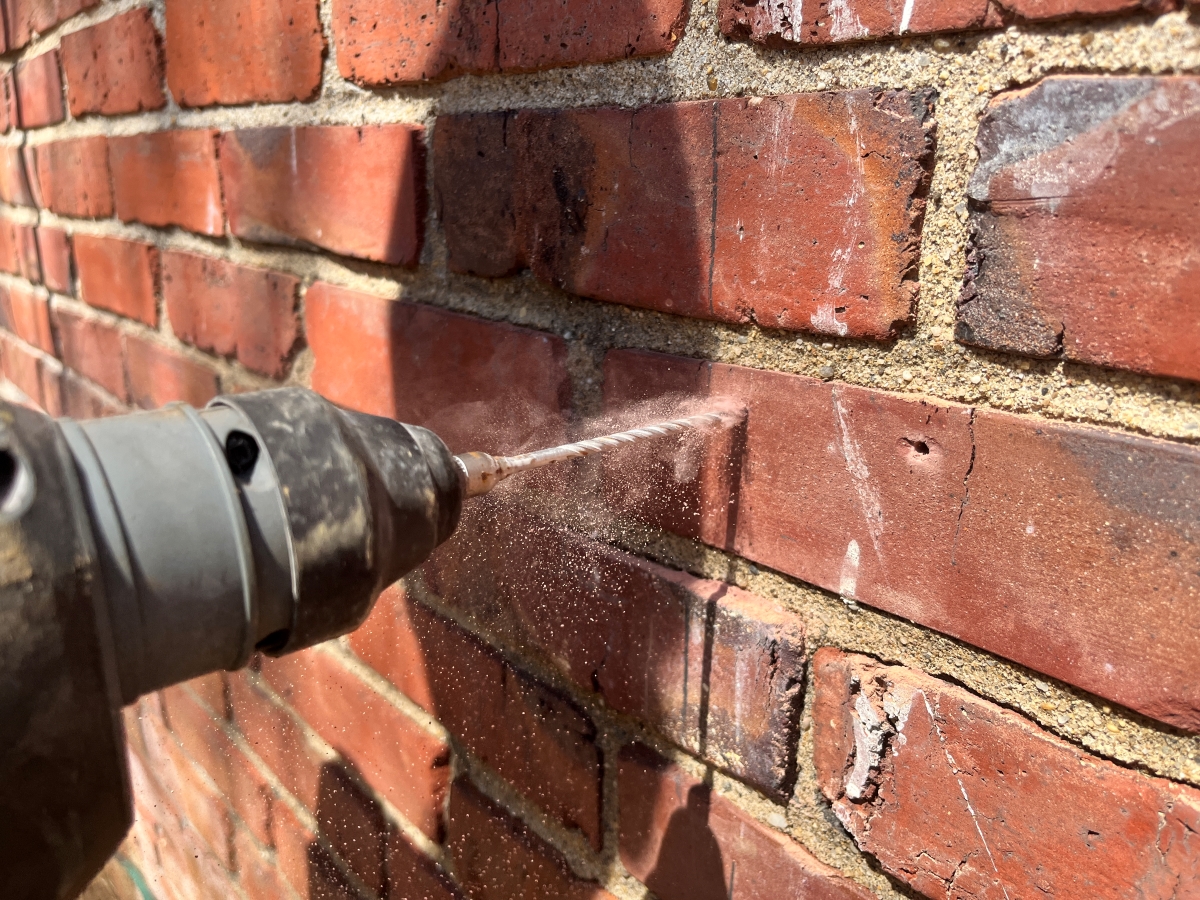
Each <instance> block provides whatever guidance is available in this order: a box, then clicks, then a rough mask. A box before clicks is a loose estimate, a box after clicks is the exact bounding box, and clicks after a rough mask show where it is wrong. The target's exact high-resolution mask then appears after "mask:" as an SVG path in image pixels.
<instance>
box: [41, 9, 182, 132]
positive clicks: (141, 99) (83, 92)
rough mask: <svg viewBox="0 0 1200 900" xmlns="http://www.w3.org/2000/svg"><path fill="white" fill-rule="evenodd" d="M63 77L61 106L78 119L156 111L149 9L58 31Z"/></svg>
mask: <svg viewBox="0 0 1200 900" xmlns="http://www.w3.org/2000/svg"><path fill="white" fill-rule="evenodd" d="M59 52H60V53H61V54H62V65H63V74H64V75H65V77H66V81H67V104H68V105H69V106H70V108H71V115H72V116H75V117H76V118H78V117H79V116H85V115H88V114H89V113H98V114H100V115H102V116H115V115H119V114H121V113H134V112H141V111H142V110H149V109H162V108H163V107H164V106H166V105H167V97H166V93H165V92H164V91H163V66H162V53H161V49H160V47H159V37H158V32H157V31H155V29H154V16H153V12H152V10H151V9H150V8H149V7H142V8H140V9H133V10H130V11H129V12H127V13H122V14H121V15H119V16H113V17H112V18H111V19H106V20H105V21H103V22H101V23H99V24H98V25H93V26H91V27H90V28H81V29H80V30H79V31H73V32H71V33H70V34H64V35H63V37H62V42H61V44H60V46H59Z"/></svg>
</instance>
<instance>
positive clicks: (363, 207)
mask: <svg viewBox="0 0 1200 900" xmlns="http://www.w3.org/2000/svg"><path fill="white" fill-rule="evenodd" d="M421 135H422V129H420V128H418V127H416V126H412V125H364V126H361V127H355V126H351V125H329V126H313V127H308V128H251V129H244V130H241V131H233V132H229V133H227V134H224V135H222V136H221V150H220V155H221V175H222V177H223V179H224V186H225V200H226V203H227V205H228V211H229V226H230V228H231V230H232V231H233V233H234V234H236V235H237V236H238V237H240V238H244V239H246V240H251V241H260V242H264V243H276V244H301V245H313V246H316V247H321V248H323V249H326V250H332V251H333V252H334V253H340V254H342V255H344V256H356V257H360V258H362V259H370V260H375V261H377V262H385V263H389V264H392V265H404V266H414V265H416V263H417V260H418V258H419V257H420V254H421V239H422V232H423V228H424V217H425V212H424V210H425V200H424V192H425V176H424V173H423V168H424V167H423V165H422V153H423V150H422V137H421Z"/></svg>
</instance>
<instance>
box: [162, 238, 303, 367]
mask: <svg viewBox="0 0 1200 900" xmlns="http://www.w3.org/2000/svg"><path fill="white" fill-rule="evenodd" d="M299 286H300V279H298V278H296V277H295V276H292V275H284V274H281V273H279V272H271V271H269V270H267V269H255V268H251V267H250V266H239V265H236V264H234V263H231V262H227V261H225V260H223V259H214V258H213V257H209V256H198V255H196V254H192V253H179V252H176V251H167V252H165V253H163V302H164V303H165V304H166V307H167V315H168V316H170V319H171V327H172V329H174V331H175V335H176V336H177V337H178V338H179V339H180V340H183V341H187V342H188V343H190V344H195V345H196V346H197V347H199V348H200V349H201V350H209V351H211V352H213V353H217V354H219V355H221V356H236V357H237V359H238V361H239V362H240V363H242V365H244V366H246V367H247V368H250V369H253V370H255V371H256V372H261V373H262V374H264V375H270V376H274V377H279V376H281V375H283V373H284V371H285V370H286V368H287V361H288V356H289V354H290V353H291V350H292V347H293V346H294V345H295V343H296V337H297V333H298V331H299V324H298V322H297V319H296V296H297V290H298V289H299Z"/></svg>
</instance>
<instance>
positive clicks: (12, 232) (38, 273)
mask: <svg viewBox="0 0 1200 900" xmlns="http://www.w3.org/2000/svg"><path fill="white" fill-rule="evenodd" d="M0 271H4V272H8V273H9V274H11V275H19V276H21V277H22V278H24V279H26V280H27V281H33V282H38V281H41V280H42V270H41V265H40V264H39V262H38V246H37V238H36V236H35V234H34V227H33V226H32V225H24V224H21V223H20V222H14V221H12V220H11V219H5V218H0Z"/></svg>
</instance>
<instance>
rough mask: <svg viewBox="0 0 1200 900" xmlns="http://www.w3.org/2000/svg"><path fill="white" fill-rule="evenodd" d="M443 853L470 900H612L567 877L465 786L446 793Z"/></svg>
mask: <svg viewBox="0 0 1200 900" xmlns="http://www.w3.org/2000/svg"><path fill="white" fill-rule="evenodd" d="M447 844H448V850H449V853H450V855H451V858H452V859H453V860H454V871H455V874H456V875H457V877H458V882H459V884H461V885H462V887H463V889H464V891H465V893H466V894H467V896H469V897H471V898H473V900H509V898H512V897H554V898H559V900H614V898H613V896H612V894H610V893H609V892H608V891H606V890H604V888H602V887H600V885H598V884H595V883H594V882H590V881H584V880H583V879H581V878H579V877H577V876H576V875H575V874H574V873H572V872H571V870H570V868H569V867H568V866H567V863H566V861H565V860H564V859H563V858H562V856H561V855H560V854H559V853H558V852H557V851H556V850H554V848H552V847H550V846H549V845H547V844H546V843H545V842H544V841H542V840H541V839H540V838H538V837H537V835H535V834H533V832H531V831H530V830H529V829H528V828H527V827H526V826H525V825H523V824H521V823H520V822H518V821H517V820H516V819H514V818H513V817H512V816H510V815H509V814H508V813H506V812H505V811H504V810H502V809H501V808H500V807H498V806H496V805H495V804H494V803H492V801H490V800H489V799H487V798H486V797H484V796H483V795H482V794H481V793H479V791H478V790H477V789H476V788H475V787H474V786H473V785H471V784H470V783H468V782H467V781H465V780H461V779H460V780H459V781H456V782H455V783H454V787H453V789H452V790H451V792H450V826H449V835H448V839H447Z"/></svg>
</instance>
